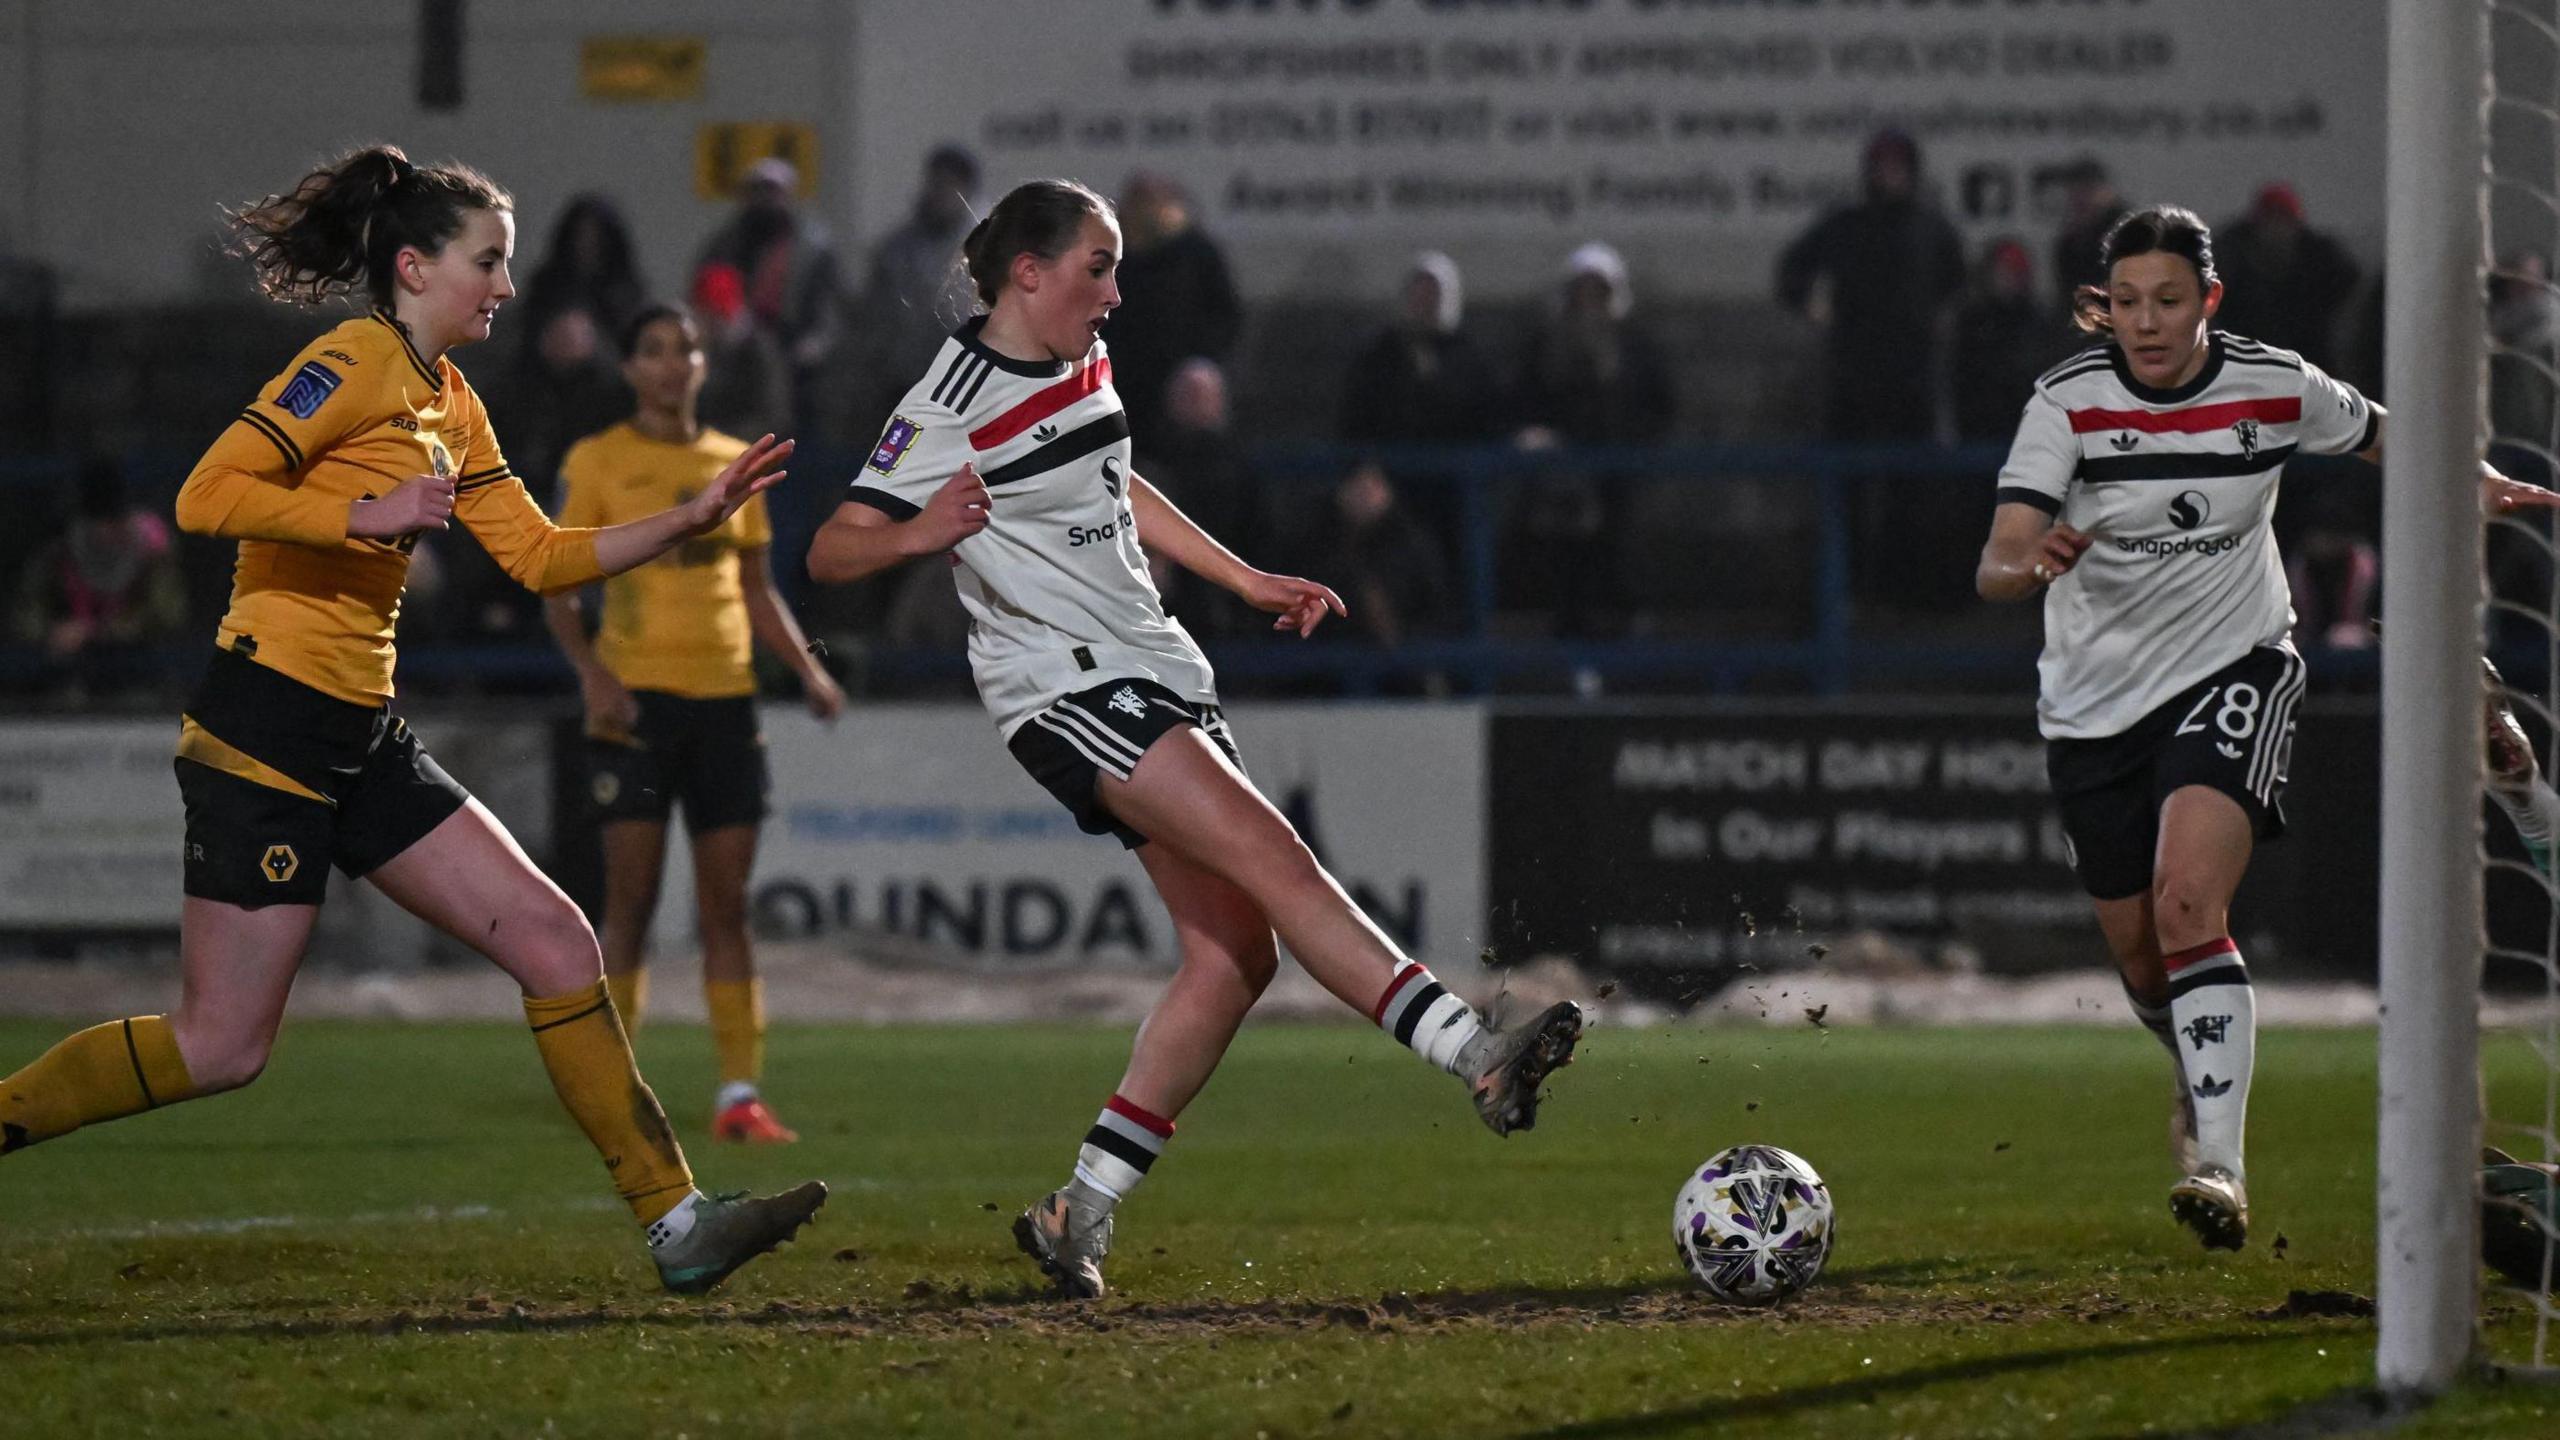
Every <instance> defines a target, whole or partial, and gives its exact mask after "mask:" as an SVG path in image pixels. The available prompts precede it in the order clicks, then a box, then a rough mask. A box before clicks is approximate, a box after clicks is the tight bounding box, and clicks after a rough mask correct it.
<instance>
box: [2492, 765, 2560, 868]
mask: <svg viewBox="0 0 2560 1440" xmlns="http://www.w3.org/2000/svg"><path fill="white" fill-rule="evenodd" d="M2489 798H2490V799H2492V800H2495V801H2497V802H2498V808H2499V809H2501V810H2504V811H2506V812H2507V819H2509V820H2511V821H2513V822H2514V823H2515V827H2516V838H2518V839H2520V840H2522V841H2524V852H2525V854H2526V855H2528V856H2530V857H2532V860H2533V868H2535V869H2536V870H2539V871H2541V872H2542V873H2543V874H2544V875H2545V876H2546V877H2547V876H2549V875H2550V874H2551V851H2552V846H2553V845H2554V843H2555V842H2560V793H2554V792H2553V790H2552V788H2551V786H2550V785H2549V783H2548V782H2546V781H2544V780H2543V778H2542V777H2541V776H2539V775H2536V776H2534V777H2533V779H2532V781H2531V782H2530V783H2528V784H2527V785H2525V786H2524V787H2523V789H2522V791H2521V792H2519V791H2517V790H2515V789H2511V788H2509V787H2507V786H2504V785H2497V784H2492V785H2491V786H2490V787H2489Z"/></svg>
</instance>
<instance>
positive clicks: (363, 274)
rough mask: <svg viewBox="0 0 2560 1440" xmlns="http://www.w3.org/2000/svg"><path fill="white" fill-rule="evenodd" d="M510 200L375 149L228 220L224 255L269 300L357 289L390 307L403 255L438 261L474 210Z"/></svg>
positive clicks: (456, 168)
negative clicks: (236, 261)
mask: <svg viewBox="0 0 2560 1440" xmlns="http://www.w3.org/2000/svg"><path fill="white" fill-rule="evenodd" d="M514 208H515V201H514V199H513V197H511V196H509V195H508V194H507V192H506V191H504V190H502V189H500V188H498V186H497V185H496V184H495V183H494V182H492V181H491V180H490V179H489V177H487V176H485V175H483V174H481V173H480V172H479V171H477V170H473V169H471V168H470V167H469V166H466V165H455V164H444V165H426V166H420V165H415V164H412V163H410V160H409V157H408V156H406V155H404V154H402V153H401V152H400V150H399V149H398V148H397V147H395V146H390V145H372V146H367V147H366V148H364V149H362V150H358V151H355V152H354V153H352V154H349V155H346V156H343V157H341V158H339V159H338V160H336V161H334V162H332V163H330V164H328V165H324V166H322V167H321V168H319V169H317V170H314V171H312V172H311V173H310V174H308V175H305V176H303V177H302V181H301V183H300V184H297V185H296V186H294V187H293V190H292V192H291V193H290V194H284V195H269V196H268V197H266V198H265V199H263V200H260V201H257V202H256V203H254V204H251V205H247V206H243V207H242V208H240V209H238V210H234V211H231V212H229V214H230V230H231V244H230V246H229V249H230V252H231V253H232V254H235V255H239V256H241V257H242V258H244V259H246V260H247V261H248V262H249V266H250V268H251V269H253V270H255V271H256V272H257V275H258V290H259V292H260V293H261V294H263V295H265V296H267V297H268V298H269V299H272V300H282V301H287V302H289V303H295V304H303V305H316V304H319V303H321V302H322V301H324V300H327V299H329V298H330V297H331V296H333V295H338V294H341V293H352V292H354V291H355V290H356V288H357V287H358V286H362V287H363V288H364V290H365V292H366V293H367V294H368V295H369V296H370V297H371V298H372V300H373V302H374V303H375V304H377V305H388V304H390V303H391V292H392V285H391V277H392V265H393V263H394V262H395V261H397V260H398V259H399V256H400V252H401V251H402V250H403V249H416V250H420V251H423V252H425V253H427V254H430V255H432V254H434V253H436V252H437V251H440V250H442V249H443V248H444V245H445V242H446V241H448V240H451V239H452V238H453V236H454V233H455V232H456V231H458V230H460V229H461V228H462V221H463V216H464V214H465V213H466V212H468V211H472V210H512V209H514Z"/></svg>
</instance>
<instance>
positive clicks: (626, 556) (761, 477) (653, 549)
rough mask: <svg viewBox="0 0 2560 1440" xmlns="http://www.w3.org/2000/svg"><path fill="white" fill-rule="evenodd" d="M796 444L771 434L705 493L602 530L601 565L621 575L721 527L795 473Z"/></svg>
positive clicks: (704, 489) (599, 537)
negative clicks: (791, 465) (788, 463)
mask: <svg viewBox="0 0 2560 1440" xmlns="http://www.w3.org/2000/svg"><path fill="white" fill-rule="evenodd" d="M792 445H793V442H792V441H789V440H776V439H774V438H773V437H772V436H770V435H767V436H765V437H764V438H762V439H760V440H758V441H756V443H754V444H753V445H750V446H748V447H747V448H746V449H745V450H744V451H743V452H741V453H740V454H739V456H738V458H737V459H735V460H732V461H730V462H729V463H728V465H727V466H726V467H725V468H723V469H722V470H721V472H720V473H719V474H717V475H715V476H713V477H712V478H711V483H710V484H708V485H705V486H703V487H702V493H701V494H699V495H696V496H694V497H693V498H692V499H690V500H687V501H686V502H684V503H683V504H681V505H676V506H672V507H670V508H668V509H665V510H661V511H659V512H658V513H657V514H655V515H649V516H644V517H642V518H641V519H638V520H630V521H625V522H624V523H622V524H620V525H612V526H607V527H606V528H604V529H602V530H598V531H597V532H596V566H597V568H598V569H600V570H602V571H603V572H604V573H605V574H607V575H619V574H621V573H622V572H623V571H625V570H629V569H631V568H633V567H634V566H639V565H646V564H648V563H649V562H650V561H652V560H655V559H657V558H658V557H659V556H660V555H663V554H665V553H666V552H667V551H668V550H669V549H671V548H673V547H674V546H675V545H676V544H677V542H679V541H683V540H690V539H692V538H693V537H694V536H696V535H702V534H707V533H709V532H710V531H713V530H717V529H719V528H720V526H721V525H722V524H723V523H725V522H726V521H727V520H728V518H729V517H730V516H732V515H735V514H737V513H738V507H739V506H741V505H744V504H746V503H747V501H748V500H749V499H751V498H753V497H755V496H758V495H761V494H763V493H764V492H766V491H767V490H770V489H772V488H773V487H774V486H776V485H778V484H781V483H782V477H783V476H785V475H787V474H789V473H790V472H789V471H787V470H784V469H783V468H781V467H782V462H783V461H785V460H788V459H790V458H791V449H792Z"/></svg>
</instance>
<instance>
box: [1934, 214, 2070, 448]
mask: <svg viewBox="0 0 2560 1440" xmlns="http://www.w3.org/2000/svg"><path fill="white" fill-rule="evenodd" d="M2071 343H2072V342H2071V335H2070V331H2069V330H2068V329H2067V328H2066V327H2065V326H2064V325H2063V324H2062V323H2061V321H2060V319H2059V317H2057V316H2055V315H2054V314H2053V312H2051V311H2050V310H2047V309H2046V308H2045V307H2044V306H2043V305H2041V304H2038V303H2037V301H2036V277H2035V258H2034V257H2033V256H2032V255H2030V254H2028V253H2027V247H2026V245H2025V243H2024V242H2022V241H2020V240H2019V239H2018V238H2017V237H2016V236H2014V235H2003V236H2001V237H2000V238H1999V239H1996V240H1994V241H1992V242H1991V243H1990V244H1989V245H1987V246H1985V247H1984V248H1983V252H1982V258H1981V260H1980V261H1978V262H1977V263H1976V264H1975V265H1974V267H1973V287H1972V289H1971V290H1970V292H1968V293H1967V295H1966V296H1965V302H1964V308H1962V309H1961V310H1958V311H1957V312H1956V343H1955V364H1954V366H1953V369H1954V372H1955V411H1956V439H1957V440H1958V441H1959V442H1971V441H2005V440H2007V439H2008V438H2009V436H2010V435H2011V434H2012V433H2013V432H2014V431H2015V430H2016V429H2017V426H2018V412H2019V410H2020V409H2022V408H2024V406H2025V405H2026V403H2027V396H2028V394H2029V393H2031V392H2032V391H2033V390H2034V389H2035V385H2036V377H2037V376H2038V375H2041V374H2043V373H2044V369H2045V367H2046V366H2047V365H2049V364H2051V363H2052V362H2053V361H2055V360H2057V359H2060V358H2061V355H2062V352H2063V351H2065V350H2066V349H2068V348H2070V346H2071Z"/></svg>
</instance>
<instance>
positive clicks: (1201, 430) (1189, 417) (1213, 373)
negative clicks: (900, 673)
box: [944, 355, 1270, 637]
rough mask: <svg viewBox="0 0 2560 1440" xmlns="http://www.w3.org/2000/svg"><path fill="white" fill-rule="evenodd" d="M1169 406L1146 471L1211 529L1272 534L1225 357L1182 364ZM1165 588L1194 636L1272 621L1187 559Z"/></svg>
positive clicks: (1251, 629)
mask: <svg viewBox="0 0 2560 1440" xmlns="http://www.w3.org/2000/svg"><path fill="white" fill-rule="evenodd" d="M1163 410H1164V418H1163V420H1162V421H1161V422H1159V423H1158V424H1157V426H1156V428H1155V430H1154V431H1153V432H1151V434H1150V436H1149V438H1148V440H1147V443H1146V445H1145V447H1144V448H1143V449H1139V450H1137V451H1136V458H1135V460H1134V463H1135V465H1136V467H1137V469H1138V471H1139V473H1141V474H1143V475H1145V476H1146V477H1147V479H1148V480H1149V481H1150V482H1152V483H1153V484H1154V485H1155V487H1156V489H1158V490H1160V491H1162V492H1164V497H1165V498H1166V499H1168V500H1170V501H1172V502H1173V503H1174V504H1175V506H1177V507H1178V508H1180V509H1181V511H1182V513H1184V514H1185V515H1188V516H1190V517H1191V519H1192V521H1193V523H1195V524H1197V525H1198V526H1199V527H1200V528H1201V529H1203V530H1206V531H1208V532H1209V533H1210V534H1212V535H1238V536H1243V535H1254V534H1260V533H1265V532H1266V527H1265V526H1263V525H1262V524H1261V523H1260V522H1261V515H1260V511H1261V488H1262V487H1261V485H1260V483H1259V482H1258V481H1257V480H1256V479H1255V477H1254V473H1253V465H1252V462H1250V461H1249V460H1247V459H1246V458H1245V452H1244V447H1243V446H1242V445H1239V444H1237V443H1236V437H1235V432H1234V429H1233V427H1232V424H1231V421H1230V417H1229V414H1228V409H1227V374H1226V372H1225V371H1224V370H1222V369H1220V368H1218V362H1217V361H1215V360H1210V359H1207V358H1205V357H1202V356H1197V355H1195V356H1193V357H1192V358H1190V359H1188V360H1185V361H1183V362H1182V364H1181V365H1179V366H1177V367H1175V369H1174V372H1173V378H1172V379H1171V380H1170V381H1167V382H1166V384H1165V396H1164V406H1163ZM1158 587H1159V588H1160V589H1163V590H1164V598H1165V607H1166V608H1167V609H1168V610H1170V611H1172V612H1173V614H1174V615H1175V616H1176V617H1177V618H1179V619H1180V620H1181V621H1182V623H1183V625H1184V627H1185V628H1187V629H1189V630H1190V631H1191V633H1192V634H1193V635H1195V636H1202V637H1209V636H1227V635H1249V634H1256V633H1259V632H1260V631H1262V630H1265V629H1268V628H1269V627H1270V622H1269V621H1267V620H1264V619H1262V617H1261V614H1260V612H1258V611H1255V610H1251V609H1248V608H1247V607H1246V606H1245V605H1244V604H1243V603H1242V602H1241V601H1238V600H1237V599H1236V598H1235V597H1234V596H1233V595H1230V594H1228V593H1227V592H1226V591H1225V590H1222V589H1220V588H1219V587H1217V586H1215V585H1212V584H1209V583H1208V582H1207V581H1205V580H1202V579H1201V578H1200V577H1198V576H1196V575H1194V574H1192V573H1191V572H1190V571H1188V570H1184V569H1182V568H1181V567H1180V566H1172V567H1169V568H1168V570H1167V571H1166V572H1165V573H1164V574H1161V575H1159V576H1158ZM944 588H946V589H947V588H949V587H948V586H946V587H944Z"/></svg>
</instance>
